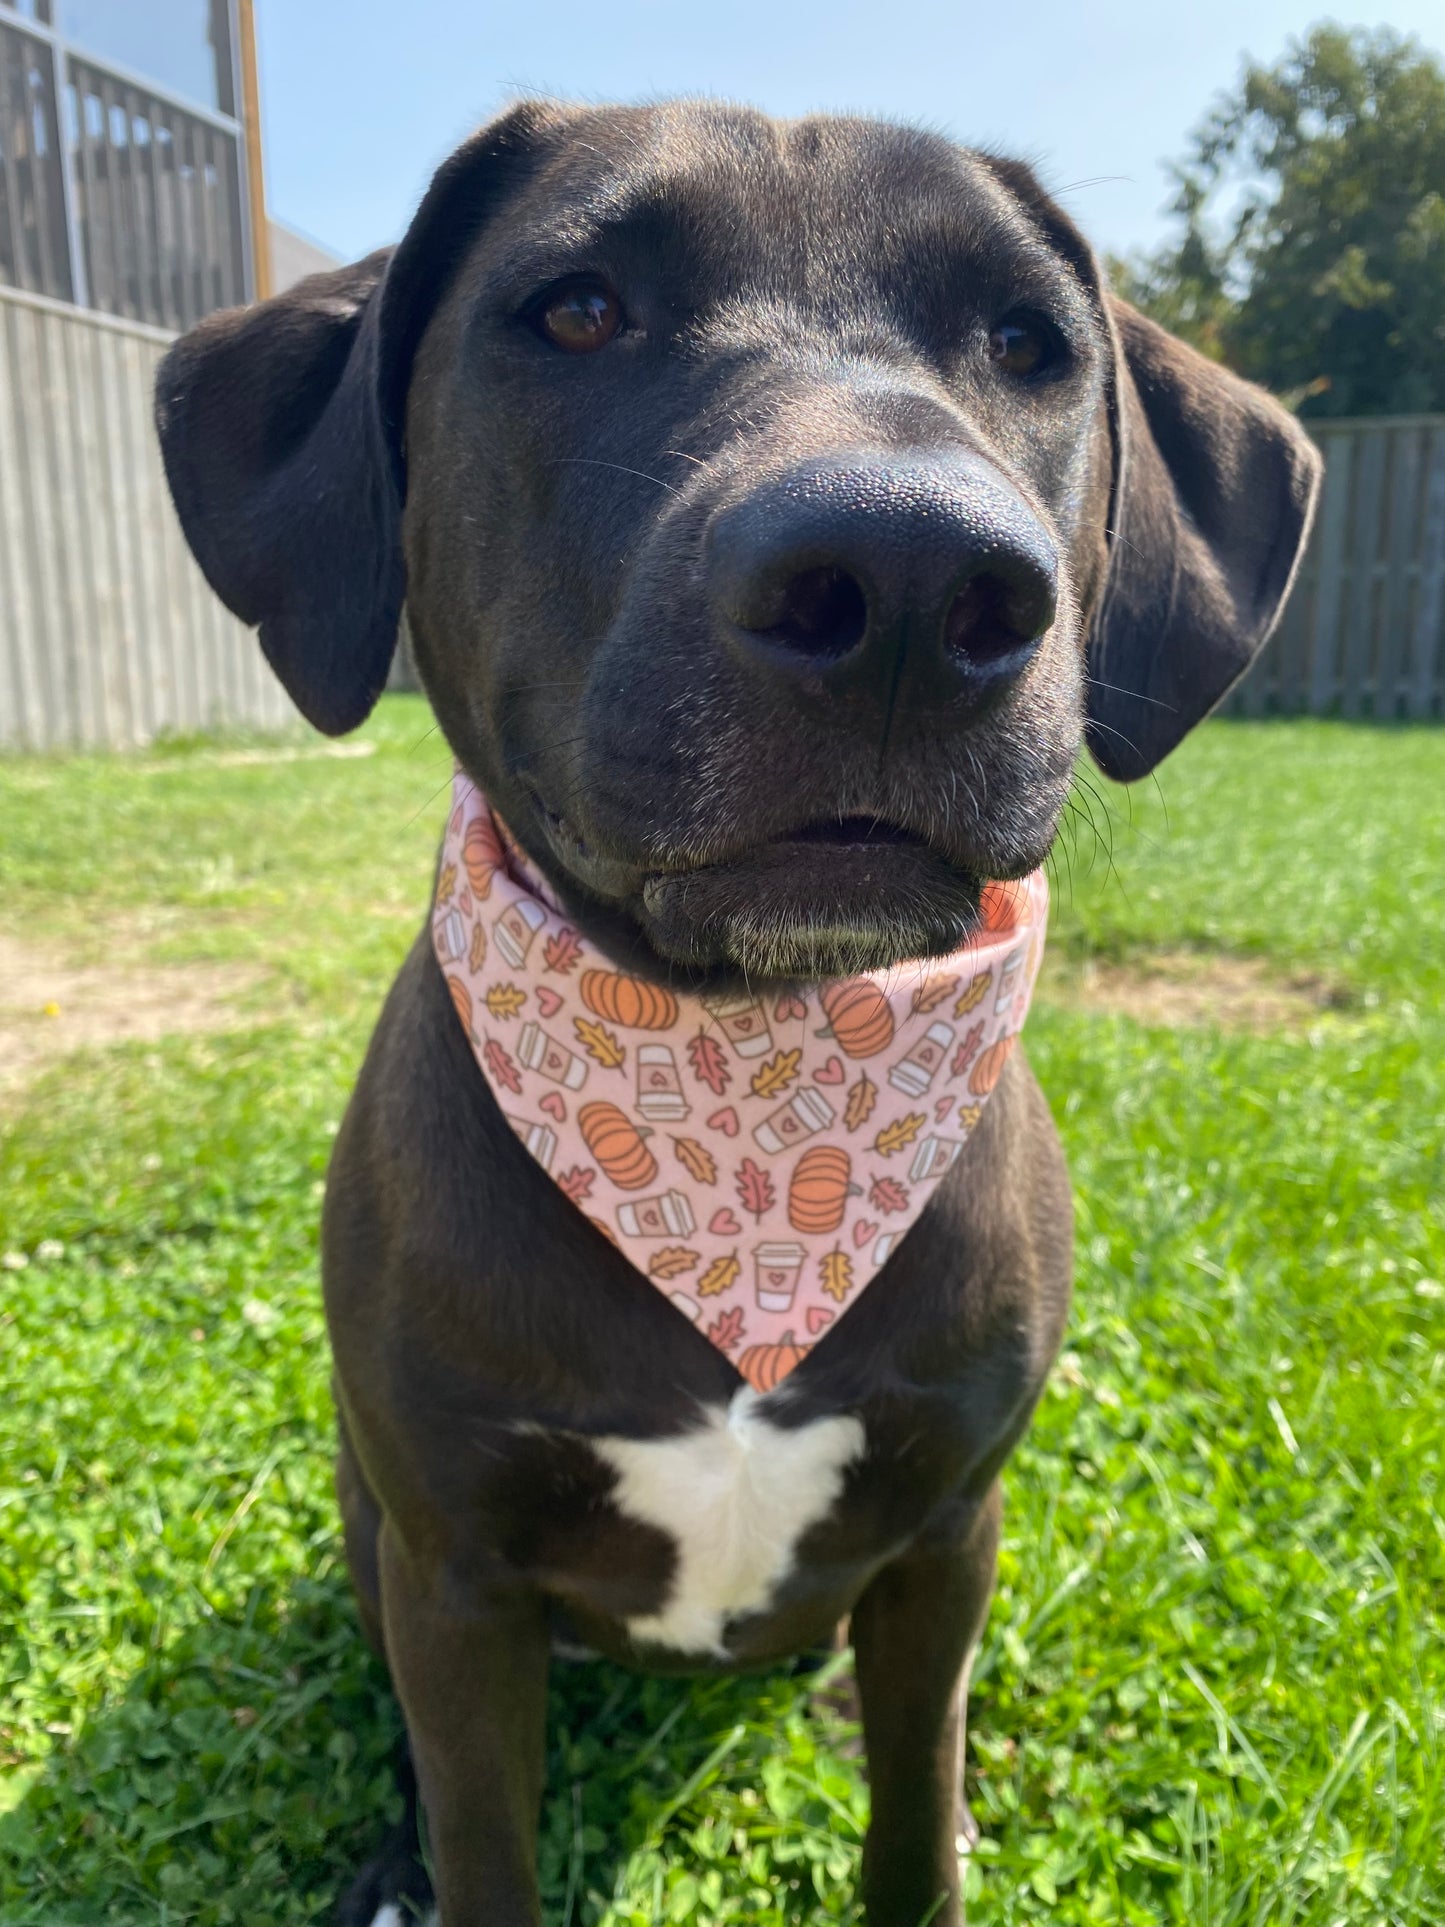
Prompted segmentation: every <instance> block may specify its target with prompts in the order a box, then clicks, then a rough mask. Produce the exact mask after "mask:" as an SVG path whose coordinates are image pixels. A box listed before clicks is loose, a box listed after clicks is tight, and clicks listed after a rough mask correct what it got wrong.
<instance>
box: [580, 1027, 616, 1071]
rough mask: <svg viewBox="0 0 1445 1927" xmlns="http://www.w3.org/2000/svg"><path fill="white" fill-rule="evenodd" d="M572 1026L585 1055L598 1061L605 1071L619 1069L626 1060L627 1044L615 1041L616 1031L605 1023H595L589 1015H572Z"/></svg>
mask: <svg viewBox="0 0 1445 1927" xmlns="http://www.w3.org/2000/svg"><path fill="white" fill-rule="evenodd" d="M572 1028H573V1030H575V1031H576V1033H577V1041H578V1043H579V1044H581V1046H582V1048H583V1050H585V1051H586V1053H587V1055H588V1056H589V1057H590V1058H592V1059H594V1060H595V1061H596V1062H597V1063H599V1064H600V1065H601V1066H602V1068H603V1070H605V1071H618V1070H621V1068H622V1066H623V1064H624V1063H626V1061H627V1046H626V1045H625V1044H620V1043H619V1042H618V1041H617V1036H616V1033H615V1032H613V1031H610V1030H609V1029H608V1028H607V1026H606V1024H595V1023H593V1021H592V1019H591V1018H590V1017H574V1018H573V1019H572Z"/></svg>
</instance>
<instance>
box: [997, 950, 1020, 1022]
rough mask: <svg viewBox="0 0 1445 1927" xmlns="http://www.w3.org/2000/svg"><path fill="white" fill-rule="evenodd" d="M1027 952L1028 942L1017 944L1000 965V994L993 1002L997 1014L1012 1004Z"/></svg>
mask: <svg viewBox="0 0 1445 1927" xmlns="http://www.w3.org/2000/svg"><path fill="white" fill-rule="evenodd" d="M1027 953H1028V946H1027V944H1022V943H1021V944H1017V945H1015V947H1014V948H1013V949H1012V950H1010V952H1009V953H1008V955H1007V956H1006V957H1005V958H1004V960H1003V962H1002V964H1001V965H1000V966H999V973H998V995H997V997H995V998H994V1002H993V1007H994V1013H995V1015H997V1013H998V1012H999V1011H1006V1010H1008V1009H1009V1007H1010V1006H1011V1005H1012V1003H1013V1000H1014V992H1015V991H1016V990H1017V989H1018V987H1019V971H1020V969H1021V968H1022V965H1023V960H1024V957H1025V956H1026V955H1027Z"/></svg>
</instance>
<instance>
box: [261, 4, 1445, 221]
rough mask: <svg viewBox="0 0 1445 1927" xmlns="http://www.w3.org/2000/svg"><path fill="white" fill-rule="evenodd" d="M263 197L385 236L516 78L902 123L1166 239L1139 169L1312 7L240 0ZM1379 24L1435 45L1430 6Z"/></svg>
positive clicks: (1156, 174)
mask: <svg viewBox="0 0 1445 1927" xmlns="http://www.w3.org/2000/svg"><path fill="white" fill-rule="evenodd" d="M256 12H257V16H258V37H259V42H260V60H261V100H262V114H263V118H264V125H265V134H266V165H267V191H268V198H269V202H270V207H271V211H272V213H273V214H275V215H276V216H278V218H280V219H281V220H283V221H288V222H290V223H291V224H292V225H293V226H295V227H298V228H300V229H302V231H303V232H305V233H307V234H310V235H311V236H312V237H313V238H314V239H316V240H318V241H320V242H321V243H322V244H323V246H326V247H329V248H331V249H333V250H334V251H335V252H336V253H338V254H340V255H344V256H346V257H347V258H351V257H354V256H357V255H360V254H364V253H366V252H367V251H368V249H370V248H373V247H376V246H379V245H380V244H381V243H383V242H385V241H390V240H394V239H395V238H396V237H397V236H398V235H399V234H400V233H401V232H402V230H403V229H404V228H405V226H406V223H407V220H408V219H409V217H410V214H411V211H412V209H413V208H414V207H415V205H416V203H417V200H418V199H419V197H420V195H421V192H422V189H423V188H424V187H425V185H426V182H427V179H428V178H429V176H430V174H431V171H432V169H433V168H434V167H435V166H436V165H437V163H438V162H439V161H440V160H441V159H442V158H443V157H444V156H445V155H446V154H447V152H448V151H449V150H450V149H451V148H452V147H454V146H455V145H456V143H457V142H458V141H459V140H460V139H461V138H462V137H463V135H465V134H466V133H467V132H468V131H469V130H470V129H471V128H473V127H474V126H476V125H477V124H478V123H479V122H480V121H482V120H484V119H486V118H487V117H488V116H489V115H490V114H492V113H493V112H495V111H496V110H497V109H498V108H499V107H501V106H502V105H504V104H505V102H506V101H507V100H508V99H509V98H510V97H512V96H513V95H515V94H516V93H518V92H520V91H539V92H544V93H552V94H557V95H561V96H565V97H568V98H574V99H591V100H617V99H630V100H635V99H639V98H644V97H646V96H648V95H657V94H675V93H711V94H716V95H723V96H726V97H729V98H732V99H737V100H746V101H750V102H752V103H754V104H755V105H757V106H760V107H764V108H767V109H769V110H770V111H772V112H774V113H781V114H797V113H803V112H807V111H810V110H815V109H819V108H831V109H844V108H849V109H855V110H863V111H866V112H872V113H881V114H886V115H890V116H893V117H895V118H899V119H905V120H913V121H922V122H925V123H927V124H929V125H932V126H935V127H939V128H941V129H944V130H946V131H947V132H949V133H951V134H952V135H954V136H955V137H957V138H958V139H961V140H964V141H972V142H978V143H980V144H984V145H990V146H995V147H998V148H1000V149H1003V150H1005V151H1008V152H1012V153H1015V154H1021V155H1023V156H1024V157H1025V158H1027V159H1029V160H1032V161H1034V162H1035V163H1036V164H1039V165H1041V167H1042V171H1043V174H1044V177H1045V179H1046V180H1047V181H1049V182H1050V184H1051V185H1052V186H1054V188H1055V189H1056V190H1066V192H1065V195H1064V198H1065V200H1066V204H1067V205H1068V207H1069V208H1070V210H1071V211H1072V213H1073V214H1074V216H1075V218H1076V219H1077V220H1078V221H1079V223H1080V225H1081V226H1082V227H1083V228H1084V230H1085V232H1086V233H1088V234H1089V236H1090V238H1091V239H1092V240H1093V241H1094V242H1095V244H1096V245H1098V246H1099V247H1102V248H1110V249H1114V250H1116V251H1120V252H1122V251H1125V250H1127V249H1130V248H1133V247H1141V246H1148V245H1150V244H1152V243H1154V242H1155V241H1157V240H1159V239H1160V238H1161V237H1162V235H1163V234H1164V232H1165V231H1166V223H1165V219H1164V214H1163V209H1164V207H1165V205H1166V203H1167V201H1168V197H1169V184H1168V180H1167V178H1166V175H1165V173H1164V169H1163V166H1162V165H1161V163H1162V161H1163V160H1164V159H1166V158H1168V157H1171V156H1175V155H1177V154H1179V153H1180V151H1181V150H1182V148H1183V145H1184V141H1185V137H1186V136H1187V134H1188V132H1189V130H1190V128H1191V127H1192V126H1193V125H1194V124H1195V123H1196V122H1197V121H1198V119H1199V118H1200V116H1201V115H1202V113H1203V112H1204V110H1205V109H1206V108H1207V107H1208V106H1209V104H1210V103H1211V101H1212V100H1213V98H1214V97H1215V95H1216V94H1217V93H1218V92H1219V91H1220V90H1221V89H1223V88H1225V87H1228V86H1230V85H1231V84H1232V83H1233V82H1234V80H1235V79H1236V77H1237V75H1238V73H1239V69H1240V64H1241V61H1242V58H1243V57H1244V55H1245V54H1246V53H1248V54H1251V55H1254V56H1255V57H1257V58H1260V59H1266V60H1273V59H1274V58H1275V57H1277V55H1278V54H1279V53H1280V52H1281V51H1282V50H1283V48H1284V46H1285V43H1286V41H1287V40H1288V39H1289V38H1290V37H1291V36H1292V35H1297V34H1300V33H1302V32H1304V31H1305V29H1306V28H1307V27H1308V26H1309V25H1310V24H1311V22H1312V21H1314V20H1316V19H1318V18H1319V17H1320V15H1319V12H1318V10H1317V9H1316V8H1315V7H1311V6H1308V5H1301V4H1295V3H1294V0H1208V4H1206V5H1199V4H1198V3H1197V0H1183V4H1181V0H1024V3H1022V4H1021V3H1020V0H1014V4H1012V5H1010V4H1007V3H1006V0H1005V3H1004V4H1000V3H999V0H992V4H988V5H980V4H977V3H976V0H975V3H974V4H968V3H967V0H952V4H948V3H947V0H831V3H830V4H823V3H822V0H722V4H711V5H709V4H700V0H600V3H599V0H590V3H589V4H583V5H578V4H576V0H550V4H544V3H543V0H506V4H497V0H483V3H482V4H477V0H470V3H468V0H405V3H404V4H398V0H386V3H385V4H383V0H257V7H256ZM1342 17H1343V18H1346V19H1347V20H1348V21H1349V22H1350V24H1362V25H1380V24H1388V25H1390V26H1393V27H1396V28H1398V29H1400V30H1401V31H1404V32H1410V33H1415V34H1417V35H1418V36H1419V37H1420V38H1421V39H1422V40H1423V41H1425V42H1426V44H1427V45H1431V46H1433V47H1434V48H1435V49H1436V50H1437V51H1439V50H1441V49H1442V48H1445V10H1442V4H1441V0H1395V3H1394V4H1393V6H1392V7H1391V10H1390V12H1389V15H1388V16H1387V17H1382V16H1381V15H1379V14H1372V15H1364V16H1359V15H1346V16H1342Z"/></svg>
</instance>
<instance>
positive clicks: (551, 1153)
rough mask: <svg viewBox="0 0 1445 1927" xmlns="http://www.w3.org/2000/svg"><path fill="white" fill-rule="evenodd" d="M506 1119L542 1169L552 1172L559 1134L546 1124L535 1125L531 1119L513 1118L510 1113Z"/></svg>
mask: <svg viewBox="0 0 1445 1927" xmlns="http://www.w3.org/2000/svg"><path fill="white" fill-rule="evenodd" d="M506 1119H507V1122H508V1123H509V1124H510V1125H511V1127H512V1129H513V1130H514V1131H515V1132H516V1134H517V1136H518V1137H519V1138H520V1139H521V1140H522V1142H523V1144H525V1145H526V1147H527V1149H528V1150H529V1151H530V1152H531V1153H532V1156H533V1157H534V1158H535V1159H536V1160H537V1162H538V1164H540V1165H541V1167H542V1169H543V1170H544V1171H550V1170H551V1169H552V1160H553V1158H554V1157H555V1156H556V1155H557V1133H556V1132H555V1131H554V1130H552V1129H551V1128H550V1127H549V1126H548V1125H546V1124H534V1123H533V1121H532V1120H531V1118H529V1117H513V1116H512V1114H511V1112H510V1111H508V1112H507V1113H506Z"/></svg>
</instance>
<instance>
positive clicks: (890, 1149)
mask: <svg viewBox="0 0 1445 1927" xmlns="http://www.w3.org/2000/svg"><path fill="white" fill-rule="evenodd" d="M926 1121H927V1120H926V1119H925V1118H924V1115H923V1113H922V1111H910V1112H909V1113H908V1115H907V1117H900V1118H898V1119H897V1120H896V1122H894V1123H892V1124H885V1125H884V1127H883V1129H882V1130H881V1131H880V1132H879V1133H878V1135H877V1137H875V1138H874V1140H873V1149H874V1150H875V1151H876V1152H877V1153H878V1155H879V1156H880V1157H885V1158H891V1157H892V1156H893V1153H894V1152H895V1151H901V1150H902V1149H903V1148H904V1146H905V1145H907V1144H911V1143H912V1142H913V1140H914V1138H916V1137H917V1136H918V1133H919V1132H920V1131H921V1130H922V1129H923V1126H924V1124H925V1122H926Z"/></svg>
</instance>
